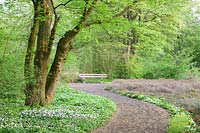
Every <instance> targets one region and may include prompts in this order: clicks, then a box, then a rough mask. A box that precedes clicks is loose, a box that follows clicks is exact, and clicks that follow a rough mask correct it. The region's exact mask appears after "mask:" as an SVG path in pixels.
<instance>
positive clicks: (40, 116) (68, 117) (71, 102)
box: [0, 86, 116, 133]
mask: <svg viewBox="0 0 200 133" xmlns="http://www.w3.org/2000/svg"><path fill="white" fill-rule="evenodd" d="M1 100H2V101H3V104H2V105H1V109H0V132H1V133H6V132H7V133H15V132H16V133H18V132H20V133H23V132H24V133H25V132H51V133H53V132H55V133H57V132H68V133H70V132H78V133H84V132H88V131H91V130H94V129H96V128H97V127H100V126H102V125H103V123H104V122H105V121H106V120H108V119H109V118H110V117H111V116H112V114H113V112H114V111H115V110H116V105H115V104H114V103H113V102H112V101H110V100H108V99H106V98H103V97H99V96H95V95H90V94H87V93H84V92H80V91H77V90H74V89H71V88H66V87H63V86H60V87H59V88H58V89H57V93H56V96H55V99H54V101H53V102H52V104H51V105H50V106H47V107H41V108H30V107H25V106H23V102H24V100H23V98H21V99H18V100H16V101H14V100H12V99H1Z"/></svg>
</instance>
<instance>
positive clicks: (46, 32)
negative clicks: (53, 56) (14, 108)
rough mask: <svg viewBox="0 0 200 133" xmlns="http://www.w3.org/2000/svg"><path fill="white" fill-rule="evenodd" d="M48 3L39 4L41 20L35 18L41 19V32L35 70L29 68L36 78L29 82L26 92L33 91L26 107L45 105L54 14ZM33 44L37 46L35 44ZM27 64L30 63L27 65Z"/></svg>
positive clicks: (38, 39) (39, 32) (39, 33)
mask: <svg viewBox="0 0 200 133" xmlns="http://www.w3.org/2000/svg"><path fill="white" fill-rule="evenodd" d="M48 2H49V1H48V0H43V1H41V2H37V4H38V5H41V10H40V11H39V12H40V14H39V18H38V17H37V18H35V19H36V20H38V19H39V31H38V35H37V48H36V52H35V59H34V70H33V71H32V70H30V68H28V69H29V73H31V72H33V73H34V74H33V75H34V78H33V79H31V80H34V82H30V81H29V86H27V87H29V88H26V90H31V91H30V92H28V97H27V99H26V102H25V103H26V105H29V106H33V105H42V106H43V105H45V84H46V77H47V74H48V64H49V57H50V54H48V53H49V52H48V44H49V40H50V36H51V23H52V14H53V12H52V9H51V5H50V4H49V3H48ZM32 31H33V30H32ZM35 38H36V37H35ZM33 43H34V44H35V42H33ZM28 49H29V48H28ZM29 50H30V49H29ZM27 63H28V62H26V63H25V64H27ZM27 66H29V65H27Z"/></svg>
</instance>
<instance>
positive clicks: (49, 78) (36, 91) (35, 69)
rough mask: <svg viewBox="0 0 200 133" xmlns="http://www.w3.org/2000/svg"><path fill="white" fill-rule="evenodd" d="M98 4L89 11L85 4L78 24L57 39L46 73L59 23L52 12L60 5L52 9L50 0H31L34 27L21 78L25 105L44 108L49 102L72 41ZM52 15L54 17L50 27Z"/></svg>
mask: <svg viewBox="0 0 200 133" xmlns="http://www.w3.org/2000/svg"><path fill="white" fill-rule="evenodd" d="M97 1H98V0H94V3H92V5H91V7H90V8H88V4H89V3H88V1H85V7H84V11H83V15H82V16H81V17H80V22H79V23H78V24H77V26H75V28H73V29H72V30H70V31H67V32H66V33H65V34H64V36H63V37H62V38H61V39H60V40H59V42H58V45H57V50H56V55H55V58H54V61H53V64H52V65H51V68H50V70H49V72H48V65H49V64H50V54H51V50H52V45H53V41H54V39H55V33H56V27H57V22H58V21H59V17H57V14H56V11H55V10H56V8H58V7H59V6H61V5H62V4H61V5H58V6H57V7H54V6H53V0H32V2H33V4H34V24H33V26H32V29H31V34H30V37H29V41H28V47H27V53H26V59H25V65H24V66H25V67H24V75H25V78H26V81H27V83H26V90H25V94H26V100H25V104H26V105H28V106H35V105H36V106H38V105H39V106H44V105H46V104H48V103H50V102H51V101H52V99H53V96H54V94H55V88H56V83H57V81H58V79H59V76H60V74H61V69H62V66H63V64H64V61H65V58H66V56H67V55H68V53H69V51H70V50H71V48H72V46H71V41H72V40H73V39H74V38H75V36H76V35H77V34H78V33H79V31H80V29H81V27H83V25H84V23H85V21H86V19H87V18H88V17H89V15H90V14H91V12H92V10H93V9H94V6H93V5H95V4H96V2H97ZM53 15H54V17H55V18H54V23H53V25H52V18H53ZM36 44H37V47H36V46H35V45H36ZM35 47H36V50H35ZM34 51H35V52H34ZM33 60H34V61H33Z"/></svg>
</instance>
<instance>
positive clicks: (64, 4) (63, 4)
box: [54, 0, 72, 10]
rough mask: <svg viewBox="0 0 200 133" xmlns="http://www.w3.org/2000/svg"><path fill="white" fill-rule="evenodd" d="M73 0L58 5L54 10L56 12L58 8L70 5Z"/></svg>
mask: <svg viewBox="0 0 200 133" xmlns="http://www.w3.org/2000/svg"><path fill="white" fill-rule="evenodd" d="M71 1H72V0H68V1H67V2H65V3H61V4H59V5H57V6H56V7H54V10H56V9H57V8H58V7H60V6H66V5H67V4H68V3H70V2H71Z"/></svg>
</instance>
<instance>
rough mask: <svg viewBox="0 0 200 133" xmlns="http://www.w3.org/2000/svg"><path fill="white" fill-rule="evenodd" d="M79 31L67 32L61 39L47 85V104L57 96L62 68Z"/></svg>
mask: <svg viewBox="0 0 200 133" xmlns="http://www.w3.org/2000/svg"><path fill="white" fill-rule="evenodd" d="M78 32H79V29H77V28H75V29H74V30H71V31H68V32H66V34H65V36H64V37H63V38H61V39H60V41H59V42H58V46H57V51H56V55H55V59H54V62H53V64H52V66H51V69H50V71H49V74H48V77H47V83H46V91H45V92H46V102H47V103H50V102H51V101H52V99H53V97H54V95H55V88H56V83H57V81H58V79H59V76H60V74H61V70H62V66H63V64H64V61H65V59H66V56H67V55H68V53H69V51H70V50H71V48H72V45H71V41H72V39H73V38H75V36H76V35H77V34H78Z"/></svg>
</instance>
